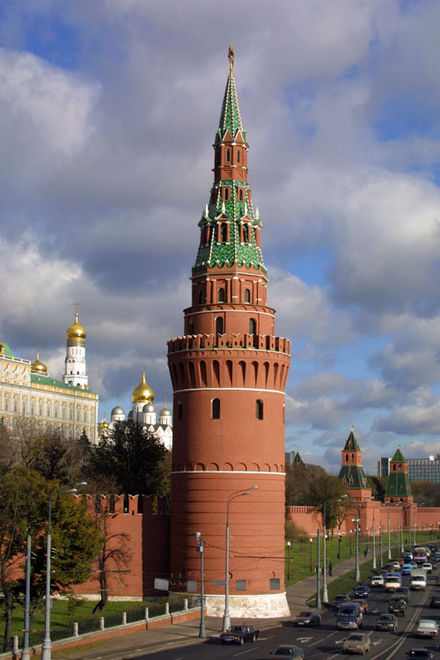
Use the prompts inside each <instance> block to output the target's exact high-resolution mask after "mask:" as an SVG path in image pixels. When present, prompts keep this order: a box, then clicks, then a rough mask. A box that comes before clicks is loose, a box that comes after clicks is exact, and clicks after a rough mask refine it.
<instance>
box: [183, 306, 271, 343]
mask: <svg viewBox="0 0 440 660" xmlns="http://www.w3.org/2000/svg"><path fill="white" fill-rule="evenodd" d="M232 297H233V298H238V296H232ZM258 300H261V298H258ZM221 304H222V305H228V304H237V303H227V302H224V303H221ZM239 304H240V305H241V304H243V305H249V307H250V309H222V308H220V307H218V308H213V309H206V310H200V311H199V312H191V313H188V315H187V316H197V315H198V314H212V313H213V312H227V313H228V314H230V313H231V312H232V313H234V314H259V315H260V316H270V318H271V319H274V318H275V311H274V312H273V313H272V314H270V313H269V312H258V311H256V310H254V309H252V303H239ZM201 334H202V333H201ZM244 334H245V333H244ZM267 336H270V337H272V336H273V335H265V337H267Z"/></svg>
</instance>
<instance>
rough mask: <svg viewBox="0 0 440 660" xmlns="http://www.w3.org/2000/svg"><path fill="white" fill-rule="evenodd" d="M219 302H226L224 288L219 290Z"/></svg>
mask: <svg viewBox="0 0 440 660" xmlns="http://www.w3.org/2000/svg"><path fill="white" fill-rule="evenodd" d="M218 301H219V303H223V302H225V290H224V288H223V287H221V288H220V289H219V290H218Z"/></svg>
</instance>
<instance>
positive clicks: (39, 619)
mask: <svg viewBox="0 0 440 660" xmlns="http://www.w3.org/2000/svg"><path fill="white" fill-rule="evenodd" d="M95 605H96V601H94V602H91V601H85V600H80V601H78V602H77V603H75V604H72V603H71V602H70V601H68V600H53V607H52V609H51V612H50V619H51V636H52V639H59V638H61V637H65V636H69V635H71V634H72V629H73V622H74V621H78V623H79V629H80V632H81V630H83V632H86V631H87V632H88V631H89V630H98V628H99V619H100V617H101V616H104V617H105V619H106V620H108V621H107V623H106V627H107V626H110V625H118V624H119V623H122V612H127V613H128V620H130V612H134V611H139V619H141V618H142V612H141V610H142V609H144V608H145V607H150V608H151V610H154V609H156V608H157V607H158V606H159V603H157V602H154V603H152V602H147V601H145V602H140V601H128V602H115V601H110V602H108V603H107V605H106V606H105V608H104V610H103V611H102V612H97V613H96V614H93V613H92V611H93V608H94V607H95ZM161 611H163V606H162V607H161ZM153 613H154V612H153V611H152V612H151V614H153ZM136 618H137V617H136ZM23 621H24V610H23V607H22V606H21V605H17V606H16V607H15V608H14V610H13V615H12V635H18V636H19V638H20V640H21V639H22V637H23V627H24V624H23ZM4 630H5V624H4V620H3V619H0V635H1V638H3V635H4ZM43 630H44V603H43V604H42V605H41V608H40V610H39V611H38V612H37V614H36V615H35V618H34V622H33V625H32V633H31V644H39V643H40V641H41V636H42V631H43Z"/></svg>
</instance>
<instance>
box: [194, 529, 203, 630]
mask: <svg viewBox="0 0 440 660" xmlns="http://www.w3.org/2000/svg"><path fill="white" fill-rule="evenodd" d="M194 536H195V537H196V542H197V552H200V628H199V637H200V638H201V639H205V637H206V632H205V590H204V582H203V573H204V554H205V553H204V549H205V544H204V542H203V539H202V533H201V532H194Z"/></svg>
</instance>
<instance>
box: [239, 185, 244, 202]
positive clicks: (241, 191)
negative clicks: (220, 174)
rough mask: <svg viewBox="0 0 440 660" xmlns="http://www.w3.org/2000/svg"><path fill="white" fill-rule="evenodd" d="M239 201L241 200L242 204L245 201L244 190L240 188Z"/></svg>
mask: <svg viewBox="0 0 440 660" xmlns="http://www.w3.org/2000/svg"><path fill="white" fill-rule="evenodd" d="M238 199H239V200H240V202H242V201H243V188H240V189H239V191H238Z"/></svg>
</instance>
